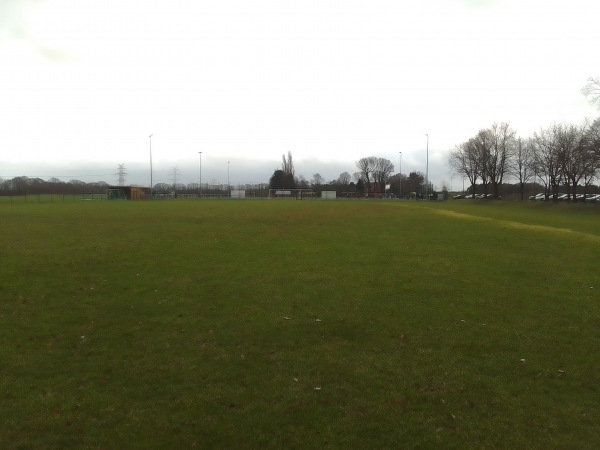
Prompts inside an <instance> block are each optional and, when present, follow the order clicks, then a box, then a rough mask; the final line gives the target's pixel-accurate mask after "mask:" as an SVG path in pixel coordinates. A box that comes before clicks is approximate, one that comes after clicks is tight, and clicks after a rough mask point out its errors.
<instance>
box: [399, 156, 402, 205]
mask: <svg viewBox="0 0 600 450" xmlns="http://www.w3.org/2000/svg"><path fill="white" fill-rule="evenodd" d="M398 153H400V166H399V170H398V174H399V175H400V176H399V177H398V178H399V179H400V196H402V152H398Z"/></svg>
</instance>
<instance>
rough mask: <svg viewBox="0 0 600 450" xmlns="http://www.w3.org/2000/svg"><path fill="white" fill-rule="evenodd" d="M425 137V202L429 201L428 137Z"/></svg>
mask: <svg viewBox="0 0 600 450" xmlns="http://www.w3.org/2000/svg"><path fill="white" fill-rule="evenodd" d="M425 136H427V160H426V162H425V195H426V196H427V200H429V135H428V134H425Z"/></svg>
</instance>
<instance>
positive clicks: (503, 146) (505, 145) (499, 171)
mask: <svg viewBox="0 0 600 450" xmlns="http://www.w3.org/2000/svg"><path fill="white" fill-rule="evenodd" d="M486 134H487V137H488V140H489V144H490V146H489V152H488V154H487V158H488V161H487V163H486V167H487V171H488V175H489V180H490V182H491V183H492V190H493V192H494V197H495V198H498V195H499V188H500V186H501V185H502V180H503V179H504V175H505V174H506V173H507V172H508V169H509V162H510V160H511V158H512V156H513V153H514V150H515V134H516V133H515V131H514V130H513V129H512V128H511V127H510V126H509V124H508V123H501V124H496V123H495V124H493V125H492V126H491V128H489V129H488V130H486Z"/></svg>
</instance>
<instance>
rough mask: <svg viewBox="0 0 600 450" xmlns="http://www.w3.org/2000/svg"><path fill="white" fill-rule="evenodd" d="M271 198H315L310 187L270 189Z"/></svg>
mask: <svg viewBox="0 0 600 450" xmlns="http://www.w3.org/2000/svg"><path fill="white" fill-rule="evenodd" d="M269 198H282V199H286V198H287V199H295V200H302V199H305V198H315V193H314V192H313V191H312V190H310V189H269Z"/></svg>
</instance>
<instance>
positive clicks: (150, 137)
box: [148, 134, 154, 198]
mask: <svg viewBox="0 0 600 450" xmlns="http://www.w3.org/2000/svg"><path fill="white" fill-rule="evenodd" d="M152 136H154V134H151V135H150V136H148V138H149V139H150V198H152Z"/></svg>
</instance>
